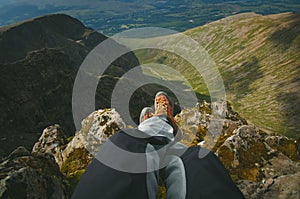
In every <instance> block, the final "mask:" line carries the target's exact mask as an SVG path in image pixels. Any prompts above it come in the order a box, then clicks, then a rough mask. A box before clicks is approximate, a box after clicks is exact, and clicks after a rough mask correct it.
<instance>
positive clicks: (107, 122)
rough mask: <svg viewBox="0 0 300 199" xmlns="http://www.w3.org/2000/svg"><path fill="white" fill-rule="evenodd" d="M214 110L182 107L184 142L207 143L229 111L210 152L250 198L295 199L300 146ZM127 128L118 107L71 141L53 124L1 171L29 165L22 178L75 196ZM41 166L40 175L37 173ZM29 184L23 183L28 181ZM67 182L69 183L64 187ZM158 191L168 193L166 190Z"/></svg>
mask: <svg viewBox="0 0 300 199" xmlns="http://www.w3.org/2000/svg"><path fill="white" fill-rule="evenodd" d="M214 106H218V109H217V110H218V111H217V112H216V114H215V115H214V114H213V112H212V109H211V107H212V105H211V104H210V103H207V102H204V103H201V104H200V103H199V104H197V106H195V107H193V108H189V109H184V110H182V112H181V113H180V114H178V115H177V116H176V121H177V123H178V125H179V126H180V127H181V129H182V130H183V132H184V133H185V135H184V139H183V142H184V143H187V144H189V145H196V144H198V145H205V144H206V143H207V142H206V141H207V138H206V136H207V133H208V132H209V129H210V124H209V123H210V122H211V121H212V120H214V119H215V118H218V119H219V120H220V114H221V113H222V114H223V113H225V114H224V116H225V118H223V119H222V120H221V121H222V122H221V124H222V125H223V126H222V127H223V128H222V129H223V130H222V132H220V134H217V135H218V136H216V137H215V140H214V142H213V143H214V146H213V147H211V148H212V149H213V151H215V153H216V154H217V155H218V157H219V159H220V160H221V161H222V162H223V164H224V165H225V167H226V168H227V170H228V171H229V173H230V175H231V177H232V179H233V180H234V181H235V182H236V184H237V185H238V186H239V188H240V189H241V191H242V192H243V193H244V195H245V196H246V198H254V199H261V198H276V197H277V196H278V197H279V196H280V197H282V198H297V196H298V195H299V193H300V189H299V186H298V185H299V172H300V164H299V160H300V155H299V154H300V153H299V142H298V141H297V140H291V139H288V138H286V137H284V136H280V135H269V134H266V133H264V132H262V131H261V130H259V129H258V128H257V127H256V126H254V125H248V124H247V122H246V121H245V120H244V119H243V118H242V117H241V116H239V114H237V113H236V112H234V111H233V110H232V108H231V107H230V104H228V103H224V102H222V103H219V104H214ZM125 127H126V124H125V123H124V121H123V120H122V118H121V116H120V115H119V113H118V112H117V111H116V110H115V109H101V110H97V111H95V112H93V113H91V114H90V115H89V116H88V117H87V118H85V119H84V120H83V121H82V128H81V130H80V131H78V132H77V133H76V134H75V136H73V137H69V138H67V139H66V136H65V134H64V133H63V131H62V130H61V128H60V127H59V125H53V126H50V127H48V128H46V129H45V130H44V131H43V134H42V136H41V137H40V139H39V141H38V142H37V143H36V144H35V146H34V149H33V153H32V154H31V153H30V152H29V151H27V150H26V149H25V148H19V149H18V150H16V151H15V152H14V153H12V154H10V156H9V157H8V158H6V159H5V160H4V161H2V163H1V168H0V169H2V170H1V172H3V173H4V175H5V176H9V175H10V174H11V173H14V172H15V170H13V168H15V167H17V168H21V167H26V168H27V166H28V165H29V166H28V167H29V170H30V169H33V171H32V170H30V172H29V173H28V172H27V169H26V172H27V173H25V174H22V175H25V177H24V178H22V179H26V180H27V179H30V178H31V177H35V178H38V179H40V181H41V182H43V183H44V182H46V181H47V180H50V182H51V183H54V184H55V186H58V190H59V192H58V193H57V194H59V195H61V197H62V198H63V197H64V196H67V194H68V193H69V192H67V190H71V192H72V190H74V188H75V187H76V184H77V183H78V182H79V180H80V177H81V176H82V174H83V173H84V172H85V169H86V167H87V166H88V165H89V163H90V162H91V160H92V159H93V157H94V155H95V154H96V153H97V152H98V150H99V148H100V147H101V145H102V144H104V143H105V142H106V141H107V139H108V138H109V137H110V136H112V135H113V134H115V133H116V132H117V131H119V130H120V129H122V128H125ZM21 160H22V162H21ZM47 161H48V162H47ZM46 162H47V164H49V165H50V168H49V169H51V171H48V170H47V169H48V167H46V165H45V163H46ZM30 163H33V164H30ZM20 164H21V166H20ZM51 165H52V166H51ZM58 165H59V166H58ZM31 167H32V168H31ZM8 168H9V169H8ZM38 168H39V170H38V171H39V172H42V173H37V171H35V170H34V169H36V170H37V169H38ZM59 168H60V171H59ZM19 171H20V170H18V172H19ZM43 172H44V173H46V174H47V172H50V173H51V175H53V176H56V177H55V179H56V180H57V181H55V182H52V181H51V180H53V179H51V178H49V177H48V176H47V175H46V174H44V173H43ZM56 172H58V173H59V174H58V173H56ZM60 172H61V173H60ZM57 175H58V176H60V177H57ZM64 176H65V177H64ZM4 179H6V178H4V177H3V178H1V180H2V181H1V183H2V182H5V183H2V184H1V186H0V187H1V188H0V190H1V192H2V193H3V194H4V193H5V194H8V193H10V194H13V190H14V188H12V187H11V186H10V185H9V184H7V183H8V182H7V181H6V180H4ZM26 180H25V181H24V183H26V182H27V181H26ZM66 180H67V182H68V183H69V185H68V184H66ZM34 182H35V181H34ZM43 183H42V184H41V185H40V186H41V187H40V188H39V189H38V190H37V192H34V193H32V194H38V193H40V192H41V193H42V194H44V193H43V192H44V191H45V190H48V188H49V187H48V186H46V185H45V186H44V184H43ZM14 186H16V185H14ZM26 186H27V187H28V188H26V190H24V191H23V192H22V194H25V193H28V192H27V191H28V190H31V188H32V187H31V185H26ZM2 190H3V191H2ZM160 190H162V192H164V191H165V189H164V187H163V186H161V187H160ZM47 193H48V192H47ZM49 193H50V192H49ZM64 194H65V195H64ZM50 195H51V194H50ZM12 196H13V197H15V196H14V195H12ZM55 196H57V195H55ZM13 197H12V198H13ZM49 197H50V196H49ZM51 197H52V195H51Z"/></svg>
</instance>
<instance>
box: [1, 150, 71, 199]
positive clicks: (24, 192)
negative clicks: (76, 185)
mask: <svg viewBox="0 0 300 199" xmlns="http://www.w3.org/2000/svg"><path fill="white" fill-rule="evenodd" d="M0 173H1V175H0V198H24V197H28V198H51V199H52V198H53V199H56V198H62V199H64V198H69V197H70V190H69V184H68V182H67V180H66V178H65V177H64V176H63V175H62V174H61V172H60V170H59V167H58V165H57V164H56V162H55V160H54V157H53V156H52V155H51V154H48V153H46V154H34V155H32V154H30V152H29V151H27V150H26V149H25V148H24V147H19V148H17V149H16V150H15V151H14V152H12V153H11V154H10V156H9V157H8V158H6V159H4V160H3V161H2V162H1V163H0Z"/></svg>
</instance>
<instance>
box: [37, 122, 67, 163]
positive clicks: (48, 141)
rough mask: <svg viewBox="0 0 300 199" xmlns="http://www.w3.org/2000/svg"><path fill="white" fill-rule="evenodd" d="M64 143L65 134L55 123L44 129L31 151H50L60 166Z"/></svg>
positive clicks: (65, 139)
mask: <svg viewBox="0 0 300 199" xmlns="http://www.w3.org/2000/svg"><path fill="white" fill-rule="evenodd" d="M66 144H67V137H66V134H65V133H64V132H63V131H62V129H61V128H60V126H59V125H58V124H55V125H53V126H49V127H47V128H46V129H44V131H43V134H42V135H41V137H40V138H39V141H38V142H36V143H35V145H34V146H33V149H32V153H50V154H52V155H53V156H54V158H55V161H56V163H57V164H58V165H59V166H60V167H61V166H62V163H63V161H64V159H63V155H62V152H63V150H64V148H65V147H66Z"/></svg>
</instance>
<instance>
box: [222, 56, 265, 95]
mask: <svg viewBox="0 0 300 199" xmlns="http://www.w3.org/2000/svg"><path fill="white" fill-rule="evenodd" d="M259 69H260V65H259V60H258V58H257V57H255V56H253V57H251V58H250V59H249V60H248V61H246V62H244V63H243V64H241V66H239V67H237V68H236V69H235V70H234V71H230V72H225V73H223V74H222V75H223V78H224V79H225V81H224V82H225V86H226V89H227V90H228V91H229V92H231V93H234V94H235V96H236V98H237V99H241V98H243V97H245V96H246V95H247V94H249V93H252V92H254V91H255V88H253V87H251V84H252V83H253V82H255V81H256V80H258V79H260V78H261V77H263V73H262V72H261V71H260V70H259Z"/></svg>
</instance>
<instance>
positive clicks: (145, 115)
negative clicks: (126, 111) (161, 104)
mask: <svg viewBox="0 0 300 199" xmlns="http://www.w3.org/2000/svg"><path fill="white" fill-rule="evenodd" d="M153 114H154V110H153V108H151V107H145V108H143V110H142V111H141V114H140V123H142V122H143V121H145V120H147V119H149V118H150V117H152V116H153Z"/></svg>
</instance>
